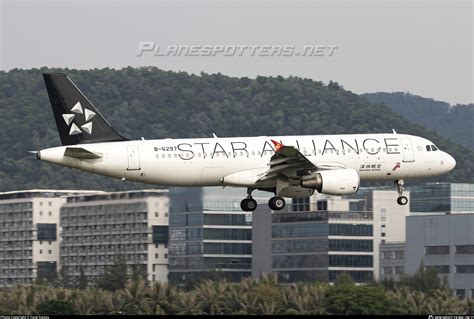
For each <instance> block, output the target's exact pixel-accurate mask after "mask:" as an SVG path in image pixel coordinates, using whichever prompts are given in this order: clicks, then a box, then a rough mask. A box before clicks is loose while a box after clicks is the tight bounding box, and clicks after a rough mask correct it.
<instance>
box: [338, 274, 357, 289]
mask: <svg viewBox="0 0 474 319" xmlns="http://www.w3.org/2000/svg"><path fill="white" fill-rule="evenodd" d="M334 285H335V286H346V285H349V286H354V279H352V277H351V276H350V275H349V274H348V273H342V274H339V275H337V277H336V280H335V281H334Z"/></svg>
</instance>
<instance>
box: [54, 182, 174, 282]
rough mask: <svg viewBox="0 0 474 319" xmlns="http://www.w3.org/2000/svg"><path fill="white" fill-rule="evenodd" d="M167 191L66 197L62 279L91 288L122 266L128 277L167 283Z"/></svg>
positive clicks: (63, 226)
mask: <svg viewBox="0 0 474 319" xmlns="http://www.w3.org/2000/svg"><path fill="white" fill-rule="evenodd" d="M168 211H169V198H168V195H167V190H139V191H127V192H113V193H104V194H93V195H81V196H73V197H68V198H67V201H66V202H65V203H64V204H63V205H62V208H61V222H60V224H61V228H62V232H61V237H62V241H61V245H60V247H61V251H60V256H61V258H60V262H61V275H62V276H64V277H66V278H68V279H70V280H72V281H74V280H75V281H76V282H77V281H78V280H79V278H80V276H81V273H82V274H83V275H84V276H85V277H86V278H87V280H88V282H89V283H91V284H94V283H95V282H96V280H97V278H98V277H99V276H101V275H102V274H103V273H104V272H105V271H106V270H107V267H110V266H112V265H113V264H114V263H117V262H121V261H120V260H122V261H123V262H125V263H126V265H127V269H128V271H129V273H130V274H132V273H133V274H139V275H142V276H143V277H146V278H147V279H148V280H150V281H161V282H167V276H168Z"/></svg>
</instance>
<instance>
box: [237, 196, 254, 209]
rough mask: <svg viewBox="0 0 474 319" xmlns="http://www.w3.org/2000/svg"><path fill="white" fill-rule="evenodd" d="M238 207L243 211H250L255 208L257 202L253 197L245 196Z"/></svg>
mask: <svg viewBox="0 0 474 319" xmlns="http://www.w3.org/2000/svg"><path fill="white" fill-rule="evenodd" d="M240 208H242V210H243V211H244V212H252V211H254V210H255V209H256V208H257V202H256V201H255V199H253V198H245V199H243V200H242V201H241V202H240Z"/></svg>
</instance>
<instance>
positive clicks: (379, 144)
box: [40, 134, 456, 187]
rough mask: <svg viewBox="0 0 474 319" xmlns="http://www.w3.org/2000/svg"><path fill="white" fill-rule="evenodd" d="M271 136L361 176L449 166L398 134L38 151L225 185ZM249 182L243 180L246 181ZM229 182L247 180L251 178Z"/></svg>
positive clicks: (431, 172)
mask: <svg viewBox="0 0 474 319" xmlns="http://www.w3.org/2000/svg"><path fill="white" fill-rule="evenodd" d="M271 140H276V141H279V142H281V143H283V144H284V145H287V146H294V147H296V148H298V149H299V150H300V152H301V153H302V154H303V155H305V156H306V158H307V159H308V160H310V161H311V162H312V163H314V164H315V165H321V164H323V165H324V164H337V165H341V166H343V167H345V168H353V169H355V170H357V172H358V173H359V176H360V179H361V180H399V179H416V178H423V177H430V176H435V175H440V174H444V173H447V172H449V171H451V170H452V169H453V168H454V166H455V164H456V162H455V160H454V159H453V158H452V157H451V156H450V155H449V154H447V153H445V152H443V151H440V150H435V151H431V150H430V151H428V150H427V145H430V146H431V145H432V144H433V143H432V142H430V141H429V140H426V139H424V138H421V137H418V136H413V135H404V134H347V135H307V136H274V137H266V136H261V137H236V138H202V139H192V138H189V139H159V140H135V141H123V142H108V143H94V144H79V145H72V146H61V147H55V148H49V149H45V150H41V151H40V154H41V155H40V157H41V160H44V161H47V162H51V163H55V164H59V165H63V166H67V167H72V168H76V169H79V170H83V171H87V172H91V173H96V174H101V175H106V176H111V177H115V178H121V179H127V180H133V181H139V182H144V183H150V184H158V185H165V186H218V185H227V184H226V182H225V177H226V176H228V175H230V174H234V173H238V172H244V171H249V172H252V174H261V173H263V172H265V170H267V169H268V163H269V162H270V158H271V157H272V155H273V154H274V147H273V144H272V142H271ZM67 147H70V148H75V147H81V148H83V149H86V150H87V151H90V152H93V153H96V154H100V156H101V158H97V159H77V158H73V157H67V156H64V152H65V149H66V148H67ZM248 183H250V184H248ZM229 185H231V186H248V187H251V186H254V185H251V182H245V179H244V180H243V182H242V183H231V184H229Z"/></svg>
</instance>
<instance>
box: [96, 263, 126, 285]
mask: <svg viewBox="0 0 474 319" xmlns="http://www.w3.org/2000/svg"><path fill="white" fill-rule="evenodd" d="M127 280H128V273H127V264H126V262H125V256H123V255H119V256H117V257H116V258H115V261H114V264H113V265H111V266H109V267H107V269H106V271H105V273H104V274H103V275H102V276H100V277H99V279H98V280H97V285H98V286H99V287H100V288H102V289H106V290H111V291H115V290H117V289H122V288H124V287H125V285H126V283H127Z"/></svg>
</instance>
